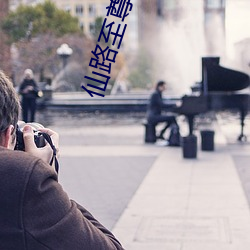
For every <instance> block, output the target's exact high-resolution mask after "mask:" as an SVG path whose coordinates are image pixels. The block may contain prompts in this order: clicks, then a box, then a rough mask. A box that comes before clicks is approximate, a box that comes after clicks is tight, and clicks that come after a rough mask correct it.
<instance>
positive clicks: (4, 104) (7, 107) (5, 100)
mask: <svg viewBox="0 0 250 250" xmlns="http://www.w3.org/2000/svg"><path fill="white" fill-rule="evenodd" d="M19 112H20V101H19V98H18V95H17V93H16V91H15V89H14V87H13V84H12V82H11V81H10V79H9V78H8V77H7V76H6V75H5V74H4V73H3V71H1V70H0V142H1V139H2V134H3V132H5V130H6V129H7V128H8V127H9V126H10V125H13V126H14V127H15V128H16V126H17V122H18V117H19Z"/></svg>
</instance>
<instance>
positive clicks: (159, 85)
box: [156, 81, 166, 89]
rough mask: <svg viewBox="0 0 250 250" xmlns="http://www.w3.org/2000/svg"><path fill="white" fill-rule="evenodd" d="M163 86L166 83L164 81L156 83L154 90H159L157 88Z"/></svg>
mask: <svg viewBox="0 0 250 250" xmlns="http://www.w3.org/2000/svg"><path fill="white" fill-rule="evenodd" d="M164 84H166V82H164V81H159V82H157V84H156V89H159V87H161V86H163V85H164Z"/></svg>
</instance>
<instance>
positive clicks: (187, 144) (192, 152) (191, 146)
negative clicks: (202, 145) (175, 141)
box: [182, 135, 197, 159]
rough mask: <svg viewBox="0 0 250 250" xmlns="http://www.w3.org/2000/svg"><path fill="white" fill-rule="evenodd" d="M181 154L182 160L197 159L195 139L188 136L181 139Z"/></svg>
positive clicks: (193, 136) (192, 136)
mask: <svg viewBox="0 0 250 250" xmlns="http://www.w3.org/2000/svg"><path fill="white" fill-rule="evenodd" d="M182 152H183V158H188V159H192V158H196V157H197V137H196V136H195V135H189V136H186V137H182Z"/></svg>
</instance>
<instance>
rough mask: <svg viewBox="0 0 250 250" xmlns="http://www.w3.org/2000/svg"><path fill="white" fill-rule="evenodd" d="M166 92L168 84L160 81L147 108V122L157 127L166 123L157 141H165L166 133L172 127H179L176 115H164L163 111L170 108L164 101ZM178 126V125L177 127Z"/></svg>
mask: <svg viewBox="0 0 250 250" xmlns="http://www.w3.org/2000/svg"><path fill="white" fill-rule="evenodd" d="M165 90H166V82H164V81H159V82H158V83H157V84H156V88H155V91H154V92H153V94H152V95H151V97H150V100H149V103H148V107H147V121H148V123H152V124H155V125H157V124H158V123H161V122H164V123H166V125H165V127H164V128H163V129H162V130H161V132H160V134H159V135H157V137H156V138H157V139H162V140H165V138H164V133H165V131H166V130H167V129H168V128H169V127H170V126H171V125H172V124H175V125H177V122H176V119H175V116H174V115H166V114H164V115H163V114H162V110H163V109H167V108H169V105H167V104H165V103H164V102H163V100H162V92H163V91H165ZM177 126H178V125H177Z"/></svg>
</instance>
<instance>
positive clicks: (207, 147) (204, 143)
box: [201, 130, 214, 151]
mask: <svg viewBox="0 0 250 250" xmlns="http://www.w3.org/2000/svg"><path fill="white" fill-rule="evenodd" d="M201 150H203V151H214V131H213V130H202V131H201Z"/></svg>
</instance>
